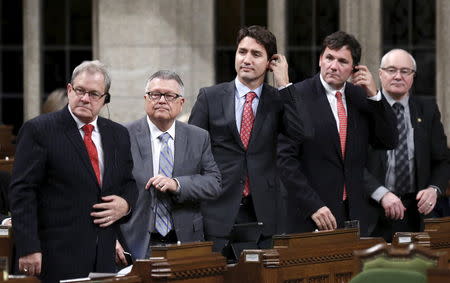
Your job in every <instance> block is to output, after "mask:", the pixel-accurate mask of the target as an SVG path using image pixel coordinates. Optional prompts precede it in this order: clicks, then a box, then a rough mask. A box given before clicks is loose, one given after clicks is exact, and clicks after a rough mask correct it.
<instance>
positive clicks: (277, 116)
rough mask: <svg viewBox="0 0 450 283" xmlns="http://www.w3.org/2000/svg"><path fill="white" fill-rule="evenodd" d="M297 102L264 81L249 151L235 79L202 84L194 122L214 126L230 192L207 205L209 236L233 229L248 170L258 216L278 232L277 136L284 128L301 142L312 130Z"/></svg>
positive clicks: (216, 154)
mask: <svg viewBox="0 0 450 283" xmlns="http://www.w3.org/2000/svg"><path fill="white" fill-rule="evenodd" d="M295 103H296V101H294V100H293V99H292V97H291V96H289V95H287V96H285V97H280V95H279V92H278V90H277V89H275V88H273V87H271V86H269V85H267V84H264V86H263V89H262V93H261V98H260V101H259V104H258V109H257V111H256V116H255V122H254V126H253V128H252V132H251V137H250V142H249V145H248V150H247V151H246V150H245V149H244V146H243V144H242V141H241V138H240V136H239V132H238V129H237V127H236V117H235V82H234V81H231V82H228V83H222V84H219V85H215V86H212V87H207V88H202V89H200V93H199V95H198V98H197V101H196V103H195V105H194V107H193V109H192V112H191V116H190V118H189V123H191V124H194V125H197V126H199V127H201V128H204V129H206V130H207V131H209V134H210V137H211V146H212V152H213V155H214V158H215V160H216V162H217V165H218V166H219V169H220V171H221V173H222V185H223V187H224V191H225V193H224V194H222V195H221V196H220V197H219V198H218V199H217V200H213V201H207V202H204V203H203V204H202V213H203V217H204V219H205V233H206V234H207V235H212V236H216V237H223V236H227V235H228V234H229V233H230V231H231V228H232V226H233V224H234V222H235V219H236V216H237V213H238V210H239V206H240V202H241V198H242V191H243V189H244V182H245V179H246V176H247V175H248V177H249V183H250V190H251V195H252V199H253V204H254V207H255V212H256V217H257V220H258V222H263V223H264V228H263V233H264V234H265V235H273V234H275V232H276V231H277V220H278V219H277V214H278V213H279V207H278V206H277V204H278V202H277V198H278V197H279V196H280V184H279V179H278V177H277V172H276V146H277V136H278V133H280V132H283V133H287V134H291V135H292V138H295V139H296V140H298V141H299V142H300V141H303V139H304V137H305V135H306V133H305V131H304V124H303V122H304V121H303V120H302V119H301V118H302V117H300V118H298V119H297V117H298V114H297V113H296V112H295V111H294V110H295V108H294V107H293V105H295ZM291 106H292V107H291ZM300 107H302V106H300ZM293 115H294V116H295V115H297V116H295V117H296V118H294V116H293Z"/></svg>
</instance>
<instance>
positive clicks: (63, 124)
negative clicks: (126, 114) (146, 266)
mask: <svg viewBox="0 0 450 283" xmlns="http://www.w3.org/2000/svg"><path fill="white" fill-rule="evenodd" d="M110 85H111V80H110V76H109V72H108V71H107V70H106V68H105V66H104V65H103V64H101V63H100V62H99V61H85V62H83V63H81V64H80V65H79V66H77V67H76V68H75V69H74V71H73V74H72V79H71V81H70V83H69V84H67V95H68V100H69V103H68V106H67V107H64V108H63V109H62V110H60V111H57V112H52V113H49V114H44V115H41V116H38V117H36V118H34V119H32V120H30V121H27V122H26V123H25V124H24V125H23V126H22V128H21V129H20V132H19V135H18V137H17V140H18V143H17V150H16V155H15V162H14V168H13V172H12V177H11V185H10V191H9V199H10V207H11V214H12V219H13V223H14V225H13V229H14V240H15V243H16V251H17V256H18V258H19V264H18V268H19V271H20V272H22V273H25V274H26V275H29V276H38V275H40V278H41V279H42V280H43V282H59V280H61V279H68V278H79V277H86V276H87V275H88V274H89V273H90V272H114V271H115V269H116V267H115V262H114V247H115V242H116V238H117V234H116V231H117V229H118V226H117V223H118V222H121V221H122V219H123V218H124V217H125V216H127V214H129V213H130V212H132V211H133V210H134V204H135V202H136V199H137V189H136V183H135V181H134V179H133V176H132V168H133V160H132V159H131V152H130V141H129V135H128V132H127V130H126V128H125V127H123V126H121V125H119V124H117V123H114V122H112V121H110V120H108V119H104V118H102V117H99V116H98V114H99V112H100V110H101V108H102V107H103V106H104V105H105V104H106V103H108V102H109V100H110V95H109V93H108V90H109V88H110Z"/></svg>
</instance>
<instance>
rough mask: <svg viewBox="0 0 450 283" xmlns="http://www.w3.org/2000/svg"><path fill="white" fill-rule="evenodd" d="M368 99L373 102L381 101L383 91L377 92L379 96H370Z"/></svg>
mask: <svg viewBox="0 0 450 283" xmlns="http://www.w3.org/2000/svg"><path fill="white" fill-rule="evenodd" d="M367 99H370V100H373V101H381V91H377V94H376V95H374V96H368V97H367Z"/></svg>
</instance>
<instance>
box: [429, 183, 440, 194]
mask: <svg viewBox="0 0 450 283" xmlns="http://www.w3.org/2000/svg"><path fill="white" fill-rule="evenodd" d="M428 187H430V188H433V189H435V190H436V194H437V196H441V195H442V191H441V189H440V188H439V187H438V186H435V185H429V186H428Z"/></svg>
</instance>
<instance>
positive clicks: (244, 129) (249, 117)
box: [241, 92, 256, 197]
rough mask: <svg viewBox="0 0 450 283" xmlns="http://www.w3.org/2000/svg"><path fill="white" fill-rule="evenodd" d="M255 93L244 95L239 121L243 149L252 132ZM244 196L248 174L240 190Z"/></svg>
mask: <svg viewBox="0 0 450 283" xmlns="http://www.w3.org/2000/svg"><path fill="white" fill-rule="evenodd" d="M255 97H256V93H254V92H249V93H247V94H246V95H245V103H244V110H243V111H242V121H241V140H242V144H244V148H245V150H247V148H248V143H249V141H250V133H251V132H252V128H253V122H254V120H255V117H254V115H253V109H252V102H253V99H255ZM242 194H243V195H244V197H246V196H248V195H249V194H250V186H249V182H248V176H247V178H246V179H245V184H244V191H243V192H242Z"/></svg>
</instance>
